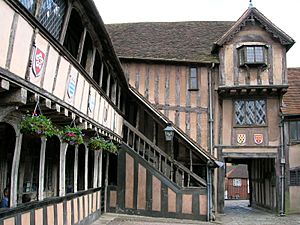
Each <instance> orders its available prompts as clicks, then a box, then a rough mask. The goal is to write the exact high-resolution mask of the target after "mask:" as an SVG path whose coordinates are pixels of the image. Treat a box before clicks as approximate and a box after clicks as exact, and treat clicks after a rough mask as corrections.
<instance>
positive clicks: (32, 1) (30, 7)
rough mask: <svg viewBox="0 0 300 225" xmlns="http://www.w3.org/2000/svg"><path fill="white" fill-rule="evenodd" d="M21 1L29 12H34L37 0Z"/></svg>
mask: <svg viewBox="0 0 300 225" xmlns="http://www.w3.org/2000/svg"><path fill="white" fill-rule="evenodd" d="M20 2H21V3H22V5H24V6H25V8H26V9H28V10H29V12H31V13H32V14H33V13H34V10H35V4H36V0H20Z"/></svg>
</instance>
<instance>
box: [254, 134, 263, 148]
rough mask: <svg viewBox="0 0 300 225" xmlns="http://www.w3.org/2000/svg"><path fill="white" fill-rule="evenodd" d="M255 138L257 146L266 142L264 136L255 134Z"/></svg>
mask: <svg viewBox="0 0 300 225" xmlns="http://www.w3.org/2000/svg"><path fill="white" fill-rule="evenodd" d="M253 138H254V142H255V144H257V145H260V144H262V143H263V142H264V136H263V134H254V136H253Z"/></svg>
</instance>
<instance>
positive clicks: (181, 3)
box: [94, 0, 300, 67]
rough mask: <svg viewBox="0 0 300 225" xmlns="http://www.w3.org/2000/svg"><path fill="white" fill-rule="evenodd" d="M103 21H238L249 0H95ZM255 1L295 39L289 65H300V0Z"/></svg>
mask: <svg viewBox="0 0 300 225" xmlns="http://www.w3.org/2000/svg"><path fill="white" fill-rule="evenodd" d="M94 2H95V4H96V6H97V8H98V11H99V13H100V15H101V17H102V19H103V21H104V23H106V24H109V23H128V22H174V21H236V20H237V19H238V18H239V17H240V16H241V15H242V14H243V13H244V11H245V10H247V8H248V6H249V0H94ZM252 2H253V3H252V4H253V6H254V7H256V8H257V9H258V10H259V11H260V12H261V13H263V14H264V15H265V16H266V17H267V18H268V19H270V20H271V21H272V22H273V23H274V24H275V25H276V26H278V27H279V28H280V29H281V30H283V31H284V32H285V33H287V34H288V35H289V36H290V37H292V38H293V39H294V40H295V41H296V43H295V44H294V46H293V47H292V48H291V49H290V50H289V51H288V53H287V66H288V67H300V25H299V23H300V10H299V9H300V1H299V0H284V1H283V0H252Z"/></svg>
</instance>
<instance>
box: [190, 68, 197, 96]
mask: <svg viewBox="0 0 300 225" xmlns="http://www.w3.org/2000/svg"><path fill="white" fill-rule="evenodd" d="M194 90H198V70H197V67H190V77H189V91H194Z"/></svg>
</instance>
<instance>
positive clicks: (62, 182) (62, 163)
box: [59, 142, 68, 196]
mask: <svg viewBox="0 0 300 225" xmlns="http://www.w3.org/2000/svg"><path fill="white" fill-rule="evenodd" d="M67 149H68V144H67V143H65V142H61V143H60V156H59V196H64V195H65V194H66V188H65V186H66V153H67Z"/></svg>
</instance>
